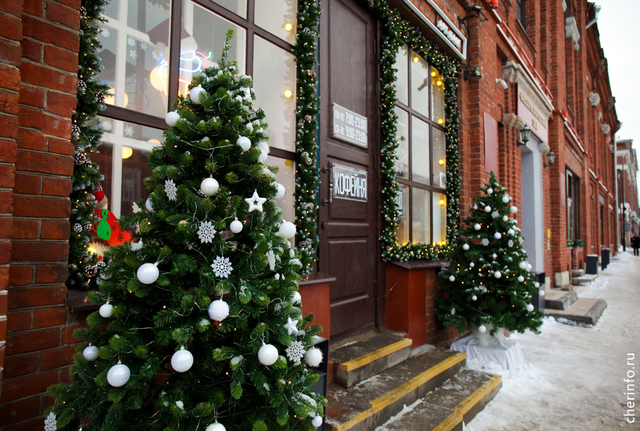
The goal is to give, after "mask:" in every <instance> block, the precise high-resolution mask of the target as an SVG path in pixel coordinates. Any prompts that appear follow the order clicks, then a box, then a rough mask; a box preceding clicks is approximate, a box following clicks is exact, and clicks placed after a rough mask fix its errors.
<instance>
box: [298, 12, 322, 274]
mask: <svg viewBox="0 0 640 431" xmlns="http://www.w3.org/2000/svg"><path fill="white" fill-rule="evenodd" d="M320 12H321V10H320V6H319V5H318V2H317V0H301V1H300V2H299V8H298V28H297V39H296V46H295V48H294V50H293V54H294V55H295V57H296V62H297V63H298V96H297V101H296V122H297V130H296V152H297V157H298V160H297V163H296V167H297V172H296V192H295V197H296V208H295V210H296V226H297V233H296V238H297V240H298V249H299V250H300V252H301V253H302V258H301V259H300V261H301V262H302V270H301V271H302V274H303V275H306V274H308V273H309V272H311V271H312V269H313V264H314V262H315V259H316V250H317V247H318V225H317V222H316V217H317V211H318V208H319V207H318V186H319V184H320V177H319V175H318V164H317V155H318V143H317V130H318V112H319V100H318V97H317V82H318V80H317V72H316V66H317V62H316V57H317V56H316V51H317V47H316V37H317V34H318V22H319V19H320Z"/></svg>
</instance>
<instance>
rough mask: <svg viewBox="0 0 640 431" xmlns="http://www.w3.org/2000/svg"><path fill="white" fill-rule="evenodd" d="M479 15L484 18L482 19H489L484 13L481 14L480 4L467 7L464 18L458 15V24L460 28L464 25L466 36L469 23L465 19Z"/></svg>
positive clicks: (478, 16)
mask: <svg viewBox="0 0 640 431" xmlns="http://www.w3.org/2000/svg"><path fill="white" fill-rule="evenodd" d="M480 17H482V18H484V19H483V20H482V21H487V20H488V19H489V18H487V17H485V16H484V15H482V6H480V5H475V6H470V7H468V8H467V16H465V17H464V18H460V17H458V25H459V26H460V28H462V26H464V28H466V29H467V36H469V24H468V23H467V21H468V20H470V19H471V18H480Z"/></svg>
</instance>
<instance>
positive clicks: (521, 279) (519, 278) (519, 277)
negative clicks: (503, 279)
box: [518, 275, 524, 283]
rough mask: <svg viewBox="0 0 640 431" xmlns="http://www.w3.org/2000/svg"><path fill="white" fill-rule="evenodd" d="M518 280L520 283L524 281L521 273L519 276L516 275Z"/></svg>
mask: <svg viewBox="0 0 640 431" xmlns="http://www.w3.org/2000/svg"><path fill="white" fill-rule="evenodd" d="M518 281H519V282H520V283H522V282H523V281H524V277H523V276H521V275H519V276H518Z"/></svg>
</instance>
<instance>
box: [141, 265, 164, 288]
mask: <svg viewBox="0 0 640 431" xmlns="http://www.w3.org/2000/svg"><path fill="white" fill-rule="evenodd" d="M136 275H137V277H138V280H140V283H143V284H151V283H155V281H156V280H157V279H158V276H159V275H160V271H158V267H157V266H156V265H155V264H153V263H145V264H144V265H142V266H140V268H138V273H137V274H136Z"/></svg>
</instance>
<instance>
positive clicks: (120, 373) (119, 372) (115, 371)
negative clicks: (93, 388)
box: [107, 361, 131, 388]
mask: <svg viewBox="0 0 640 431" xmlns="http://www.w3.org/2000/svg"><path fill="white" fill-rule="evenodd" d="M129 377H131V371H130V370H129V367H127V366H126V365H123V364H121V363H120V361H118V364H117V365H114V366H113V367H111V368H109V372H108V373H107V382H109V384H110V385H111V386H113V387H114V388H119V387H120V386H124V384H125V383H127V382H128V381H129Z"/></svg>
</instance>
